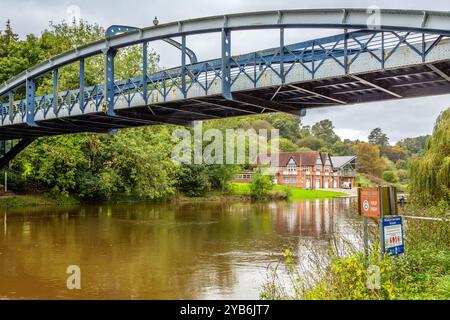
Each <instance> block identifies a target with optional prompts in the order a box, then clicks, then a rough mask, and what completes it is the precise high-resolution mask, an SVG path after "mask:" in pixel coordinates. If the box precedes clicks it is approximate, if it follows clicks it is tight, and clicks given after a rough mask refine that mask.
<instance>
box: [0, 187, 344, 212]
mask: <svg viewBox="0 0 450 320" xmlns="http://www.w3.org/2000/svg"><path fill="white" fill-rule="evenodd" d="M273 193H274V194H275V195H274V197H273V199H272V198H270V199H271V200H289V201H298V200H316V199H317V200H320V199H329V198H335V197H345V196H348V194H346V193H342V192H336V191H327V190H303V189H298V188H287V187H284V186H275V187H274V189H273ZM270 199H269V200H270ZM251 200H252V198H251V196H250V185H249V184H245V183H233V184H231V186H230V189H229V190H228V191H225V192H220V191H212V192H208V193H207V194H206V195H205V196H203V197H196V198H191V197H186V196H183V195H181V194H179V195H176V196H174V197H173V198H172V199H170V200H168V201H175V202H205V201H251ZM93 202H94V201H86V200H83V199H80V198H78V197H76V196H74V195H56V196H55V195H49V194H34V195H21V194H6V195H2V196H0V207H3V208H15V207H27V206H70V205H81V204H89V203H93ZM143 202H148V203H152V202H156V201H155V200H152V199H148V198H145V197H140V196H137V195H125V194H117V195H113V196H111V197H110V198H108V199H101V200H96V201H95V203H102V204H119V203H143Z"/></svg>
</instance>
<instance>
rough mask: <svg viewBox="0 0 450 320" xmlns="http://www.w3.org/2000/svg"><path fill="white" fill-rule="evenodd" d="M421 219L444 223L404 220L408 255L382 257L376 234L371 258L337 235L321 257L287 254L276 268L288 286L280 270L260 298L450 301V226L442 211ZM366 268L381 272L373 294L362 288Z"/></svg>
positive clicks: (365, 279) (425, 213)
mask: <svg viewBox="0 0 450 320" xmlns="http://www.w3.org/2000/svg"><path fill="white" fill-rule="evenodd" d="M408 211H409V214H411V212H414V210H413V209H410V210H408ZM421 215H424V216H428V217H429V216H432V217H438V218H442V220H440V221H425V220H409V219H408V220H406V221H407V222H406V223H405V225H404V228H405V248H406V252H405V254H403V255H401V256H398V257H388V256H384V257H380V255H379V247H378V245H377V243H378V241H377V239H376V232H375V233H373V234H372V243H373V246H372V248H371V252H370V254H369V257H366V256H365V255H364V253H363V252H362V251H361V250H359V249H356V246H355V245H354V243H353V244H349V243H348V242H346V241H345V240H342V239H340V238H339V236H337V238H334V239H332V240H330V245H329V247H328V248H326V250H325V251H324V252H320V253H312V254H310V253H306V252H299V253H298V254H297V252H295V253H294V251H293V250H292V251H291V250H290V249H287V250H286V252H285V254H284V259H283V261H282V262H280V264H281V267H285V270H286V272H287V273H288V274H289V278H290V281H283V282H279V281H278V280H277V276H278V272H279V271H275V272H274V273H273V274H271V275H270V277H269V279H271V280H270V281H268V282H267V283H266V284H265V285H264V286H263V288H262V291H261V297H262V298H263V299H270V300H271V299H299V300H310V299H311V300H316V299H320V300H416V299H421V300H423V299H425V300H450V221H449V220H448V216H447V215H446V214H445V210H443V209H442V208H430V209H428V210H426V211H425V212H423V211H422V212H421ZM375 229H376V226H375ZM354 236H357V235H356V234H354ZM374 236H375V237H374ZM353 241H354V240H353ZM361 241H362V239H357V242H361ZM339 243H340V244H342V243H345V246H341V245H339ZM343 248H344V249H343ZM300 256H301V258H300ZM324 256H326V258H325V259H324ZM305 265H307V266H306V267H305ZM368 265H371V266H377V267H379V269H380V275H381V280H380V288H379V289H376V290H371V289H369V288H368V286H367V284H366V283H367V279H368V277H369V271H368V269H367V266H368ZM279 268H280V265H277V270H279ZM274 270H275V269H274Z"/></svg>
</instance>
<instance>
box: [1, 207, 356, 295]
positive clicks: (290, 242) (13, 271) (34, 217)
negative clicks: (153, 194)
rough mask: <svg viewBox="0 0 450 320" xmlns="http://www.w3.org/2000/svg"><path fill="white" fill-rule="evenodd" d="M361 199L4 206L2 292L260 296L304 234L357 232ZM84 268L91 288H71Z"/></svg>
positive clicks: (84, 284)
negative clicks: (75, 271)
mask: <svg viewBox="0 0 450 320" xmlns="http://www.w3.org/2000/svg"><path fill="white" fill-rule="evenodd" d="M353 202H354V200H351V199H334V200H332V199H329V200H320V201H319V200H317V201H303V202H278V203H242V202H231V203H226V202H200V203H178V204H123V205H122V204H121V205H85V206H72V207H34V208H20V209H11V210H7V211H5V212H3V216H1V220H2V222H0V226H1V230H0V299H2V298H3V299H24V298H26V299H258V298H259V294H260V291H261V286H262V284H263V283H264V281H265V280H266V277H267V267H268V266H269V265H273V264H275V263H276V262H278V261H280V259H281V258H282V254H283V251H284V249H286V248H292V249H293V250H298V249H299V247H300V246H301V243H302V241H307V242H308V243H309V244H310V245H311V247H312V248H313V249H314V248H320V247H323V246H325V245H326V243H327V241H328V240H329V239H330V237H332V236H333V235H334V234H335V233H336V232H337V230H340V231H344V232H345V231H346V230H349V231H348V232H349V233H350V234H351V232H352V231H351V230H350V229H351V225H352V223H354V222H355V221H358V220H357V219H358V218H357V217H356V213H355V212H354V209H353V208H352V205H354V203H353ZM71 265H76V266H79V268H80V270H81V289H80V290H68V289H67V286H66V281H67V278H68V277H69V275H68V274H67V273H66V271H67V268H68V267H69V266H71Z"/></svg>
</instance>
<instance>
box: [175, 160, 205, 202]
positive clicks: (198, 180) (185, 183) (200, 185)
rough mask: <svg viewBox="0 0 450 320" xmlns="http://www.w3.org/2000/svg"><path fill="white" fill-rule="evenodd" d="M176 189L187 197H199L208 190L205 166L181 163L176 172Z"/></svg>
mask: <svg viewBox="0 0 450 320" xmlns="http://www.w3.org/2000/svg"><path fill="white" fill-rule="evenodd" d="M176 180H177V185H176V186H177V189H178V190H180V191H181V192H183V193H184V194H185V195H186V196H188V197H201V196H203V195H205V193H206V192H207V191H208V190H209V181H208V175H207V171H206V167H205V166H202V165H183V166H182V167H181V168H180V170H179V171H178V174H177V178H176Z"/></svg>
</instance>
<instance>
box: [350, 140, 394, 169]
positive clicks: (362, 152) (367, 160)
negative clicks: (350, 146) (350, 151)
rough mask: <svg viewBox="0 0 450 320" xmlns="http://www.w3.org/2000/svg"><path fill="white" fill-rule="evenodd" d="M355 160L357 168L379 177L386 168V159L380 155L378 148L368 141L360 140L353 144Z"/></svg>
mask: <svg viewBox="0 0 450 320" xmlns="http://www.w3.org/2000/svg"><path fill="white" fill-rule="evenodd" d="M354 149H355V152H356V156H357V158H358V161H357V170H358V171H359V172H361V173H367V174H370V175H373V176H377V177H379V176H380V175H381V174H382V172H383V171H385V170H386V168H387V161H386V159H385V158H382V157H381V156H380V149H379V147H378V146H374V145H372V144H369V143H365V142H360V143H358V144H356V145H355V146H354Z"/></svg>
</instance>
